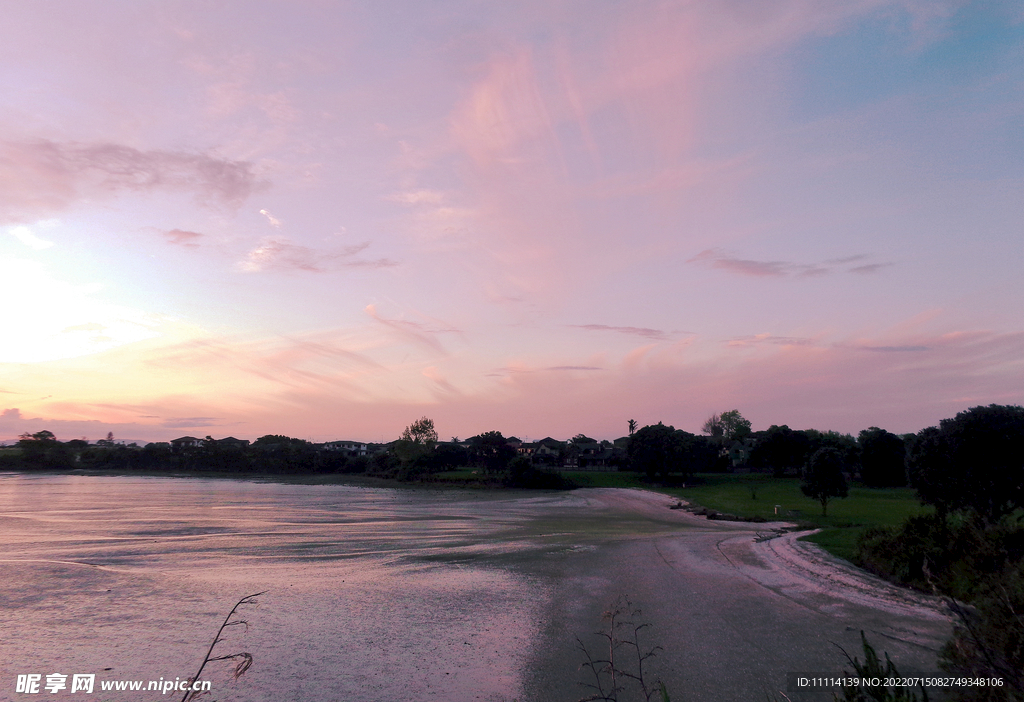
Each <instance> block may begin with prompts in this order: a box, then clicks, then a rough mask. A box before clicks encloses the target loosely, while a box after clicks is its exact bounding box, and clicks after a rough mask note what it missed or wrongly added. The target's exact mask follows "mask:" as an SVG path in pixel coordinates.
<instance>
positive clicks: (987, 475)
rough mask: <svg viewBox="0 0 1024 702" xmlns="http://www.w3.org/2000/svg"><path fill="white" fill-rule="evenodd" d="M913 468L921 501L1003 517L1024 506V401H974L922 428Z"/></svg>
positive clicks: (991, 517)
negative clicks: (1019, 403)
mask: <svg viewBox="0 0 1024 702" xmlns="http://www.w3.org/2000/svg"><path fill="white" fill-rule="evenodd" d="M907 468H908V473H909V476H908V477H909V478H910V483H911V485H913V486H914V488H915V489H916V490H917V494H918V496H919V497H920V499H921V501H922V502H924V503H925V504H931V505H935V508H936V510H937V511H938V512H939V513H940V514H945V513H946V512H949V511H953V510H957V509H964V508H969V509H973V510H974V511H975V512H977V513H978V514H979V515H981V516H982V517H983V518H984V519H985V520H986V521H987V522H988V523H990V524H992V523H995V522H997V521H998V520H999V518H1000V517H1002V516H1003V515H1005V514H1009V513H1011V512H1013V511H1014V510H1015V509H1018V508H1022V507H1024V407H1020V406H1016V405H989V406H987V407H972V408H970V409H968V410H966V411H964V412H960V413H959V414H957V415H956V417H954V418H952V419H943V420H942V421H941V422H940V423H939V426H938V427H928V428H926V429H922V430H921V431H920V432H919V433H918V434H917V436H916V437H915V438H914V440H913V441H912V442H911V446H910V449H909V451H908V456H907Z"/></svg>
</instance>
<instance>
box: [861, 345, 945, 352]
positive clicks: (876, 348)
mask: <svg viewBox="0 0 1024 702" xmlns="http://www.w3.org/2000/svg"><path fill="white" fill-rule="evenodd" d="M858 348H861V349H863V350H865V351H879V352H882V353H907V352H914V351H927V350H928V347H927V346H917V345H910V346H860V347H858Z"/></svg>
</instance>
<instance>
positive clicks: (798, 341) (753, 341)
mask: <svg viewBox="0 0 1024 702" xmlns="http://www.w3.org/2000/svg"><path fill="white" fill-rule="evenodd" d="M813 343H814V341H813V340H812V339H807V338H804V337H798V336H775V335H773V334H754V335H752V336H738V337H735V338H733V339H729V340H728V341H727V342H726V344H727V345H728V346H757V345H759V344H770V345H772V346H809V345H810V344H813Z"/></svg>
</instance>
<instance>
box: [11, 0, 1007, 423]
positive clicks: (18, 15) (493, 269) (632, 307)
mask: <svg viewBox="0 0 1024 702" xmlns="http://www.w3.org/2000/svg"><path fill="white" fill-rule="evenodd" d="M1022 215H1024V10H1022V9H1021V6H1020V5H1019V3H1016V2H1005V3H1004V2H998V1H996V0H990V1H987V2H973V3H972V2H962V1H959V0H898V1H886V0H768V1H765V0H714V1H712V0H690V1H680V2H673V1H670V0H661V1H647V0H637V1H635V2H628V3H623V2H608V1H604V0H587V1H586V2H583V1H575V0H563V1H558V0H556V1H554V2H552V1H551V0H546V1H544V2H539V1H538V2H534V1H533V0H519V1H516V0H510V1H509V2H502V3H496V2H480V1H479V0H451V1H448V0H438V1H437V2H429V3H424V2H403V1H399V0H394V1H384V2H381V1H379V0H377V1H373V2H369V1H367V2H313V1H310V2H301V1H297V0H291V1H289V2H258V1H248V0H247V1H246V2H230V1H224V2H217V3H211V2H175V1H173V0H168V1H162V2H155V1H154V2H150V1H145V0H143V1H139V0H131V1H126V0H101V1H97V0H75V1H74V2H72V1H71V0H64V1H60V2H54V1H48V0H33V1H28V0H24V1H21V0H15V1H14V2H10V3H5V6H4V22H3V23H0V296H2V299H3V300H4V301H5V302H6V304H5V306H4V310H5V312H4V315H3V323H2V324H0V439H5V440H8V441H10V440H14V439H16V438H17V436H18V435H19V434H22V433H24V432H35V431H40V430H42V429H48V430H50V431H53V432H54V433H55V434H56V435H57V437H58V439H61V440H67V439H72V438H81V437H86V438H88V439H90V440H95V439H98V438H102V437H104V436H106V434H107V432H108V431H109V432H113V433H114V435H115V438H118V439H126V440H132V441H158V440H168V439H171V438H175V437H178V436H183V435H192V436H200V437H202V436H207V435H212V436H214V437H222V436H228V435H231V436H236V437H240V438H249V439H254V438H256V437H258V436H262V435H264V434H270V433H273V434H287V435H289V436H296V437H300V438H306V439H311V440H316V441H323V440H331V439H354V440H363V441H381V440H384V441H388V440H391V439H394V438H397V436H398V435H399V434H400V432H401V431H402V429H403V428H404V427H405V426H407V425H408V424H410V423H411V422H413V421H415V420H416V419H418V418H420V417H422V416H426V417H430V418H432V419H433V420H434V422H435V425H436V427H437V430H438V432H439V434H440V435H441V437H442V438H449V437H452V436H457V437H460V438H466V437H468V436H471V435H474V434H477V433H480V432H483V431H489V430H494V429H497V430H499V431H501V432H503V433H504V434H505V435H506V436H508V435H515V436H518V437H519V438H522V439H539V438H542V437H544V436H548V435H550V436H554V437H556V438H566V437H569V436H572V435H575V434H577V433H584V434H586V435H588V436H592V437H596V438H609V439H610V438H615V437H618V436H622V435H624V434H626V433H627V421H628V420H630V419H635V420H636V421H637V422H638V423H639V425H640V426H644V425H646V424H653V423H657V422H659V421H661V422H664V423H666V424H672V425H674V426H676V427H677V428H681V429H685V430H687V431H691V432H695V433H696V432H699V431H700V427H701V425H702V424H703V422H704V420H705V419H706V418H707V417H708V416H709V415H711V414H712V413H716V412H722V411H726V410H731V409H738V410H739V411H740V412H741V413H742V414H743V416H745V417H746V418H748V419H749V420H751V422H752V423H753V428H754V429H755V430H760V429H766V428H768V426H769V425H772V424H779V425H781V424H787V425H789V426H790V427H791V428H794V429H798V428H799V429H806V428H817V429H822V430H826V429H833V430H837V431H842V432H851V433H854V434H856V433H857V432H858V431H860V430H861V429H865V428H867V427H869V426H880V427H883V428H886V429H888V430H890V431H894V432H899V433H903V432H916V431H918V430H920V429H921V428H923V427H926V426H931V425H934V424H937V423H938V421H939V420H941V419H943V418H945V417H951V416H953V415H955V414H956V413H957V412H959V411H962V410H964V409H967V408H968V407H972V406H976V405H982V404H991V403H997V404H1021V403H1022V401H1024V277H1022V275H1021V271H1022V269H1024V266H1022V264H1024V224H1022V222H1024V217H1022Z"/></svg>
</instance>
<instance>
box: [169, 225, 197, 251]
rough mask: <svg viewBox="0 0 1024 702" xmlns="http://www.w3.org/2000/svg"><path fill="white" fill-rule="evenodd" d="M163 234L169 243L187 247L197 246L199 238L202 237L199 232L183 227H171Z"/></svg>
mask: <svg viewBox="0 0 1024 702" xmlns="http://www.w3.org/2000/svg"><path fill="white" fill-rule="evenodd" d="M163 234H164V237H165V238H166V239H167V241H168V242H169V243H171V244H177V245H178V246H187V247H189V248H195V247H197V246H199V239H201V238H203V235H202V234H200V233H199V232H190V231H188V230H185V229H171V230H170V231H166V232H164V233H163Z"/></svg>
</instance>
